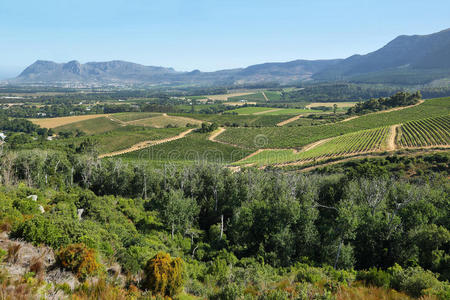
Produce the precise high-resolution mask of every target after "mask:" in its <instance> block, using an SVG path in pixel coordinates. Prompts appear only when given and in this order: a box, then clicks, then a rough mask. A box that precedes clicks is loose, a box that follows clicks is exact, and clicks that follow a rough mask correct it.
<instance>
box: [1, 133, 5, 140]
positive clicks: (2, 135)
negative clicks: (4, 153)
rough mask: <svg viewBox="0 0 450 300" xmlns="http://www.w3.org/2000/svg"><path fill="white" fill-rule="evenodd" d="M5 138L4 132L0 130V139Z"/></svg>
mask: <svg viewBox="0 0 450 300" xmlns="http://www.w3.org/2000/svg"><path fill="white" fill-rule="evenodd" d="M5 139H6V134H4V133H3V132H0V140H2V141H3V140H5Z"/></svg>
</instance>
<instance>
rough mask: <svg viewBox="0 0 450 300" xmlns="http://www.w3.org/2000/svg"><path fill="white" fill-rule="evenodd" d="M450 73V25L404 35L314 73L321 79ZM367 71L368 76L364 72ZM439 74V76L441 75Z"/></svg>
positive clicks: (316, 77)
mask: <svg viewBox="0 0 450 300" xmlns="http://www.w3.org/2000/svg"><path fill="white" fill-rule="evenodd" d="M430 72H431V73H436V75H438V74H449V73H450V29H447V30H443V31H441V32H438V33H433V34H429V35H412V36H406V35H401V36H399V37H397V38H395V39H394V40H392V41H391V42H389V43H388V44H387V45H386V46H384V47H383V48H381V49H379V50H377V51H374V52H371V53H369V54H366V55H353V56H351V57H349V58H347V59H344V60H343V61H341V62H340V63H338V64H336V65H334V66H332V67H330V68H327V69H325V70H322V71H320V72H318V73H316V74H314V76H313V77H314V78H315V79H320V80H336V79H347V80H352V79H353V80H358V78H366V79H365V80H363V81H370V77H371V75H373V77H374V78H378V77H380V75H383V73H384V75H385V76H387V77H391V76H392V75H394V74H398V75H399V76H400V75H401V74H403V75H404V76H412V75H413V74H415V75H416V76H420V73H426V74H430ZM360 75H364V76H360ZM438 77H439V76H438Z"/></svg>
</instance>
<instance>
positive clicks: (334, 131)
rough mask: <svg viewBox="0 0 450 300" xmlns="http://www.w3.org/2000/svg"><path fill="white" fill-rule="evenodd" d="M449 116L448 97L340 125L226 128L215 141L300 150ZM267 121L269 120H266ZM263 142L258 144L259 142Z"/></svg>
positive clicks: (250, 146)
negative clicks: (338, 138)
mask: <svg viewBox="0 0 450 300" xmlns="http://www.w3.org/2000/svg"><path fill="white" fill-rule="evenodd" d="M449 113H450V97H449V98H439V99H431V100H426V101H425V102H424V103H423V104H421V105H418V106H415V107H411V108H405V109H402V110H397V111H392V112H386V113H377V114H369V115H365V116H361V117H359V118H356V119H353V120H350V121H347V122H340V123H333V124H326V125H319V126H296V127H271V128H229V129H227V131H225V132H224V133H222V134H221V135H219V136H218V137H217V139H218V140H220V141H223V142H227V143H231V144H235V145H240V146H242V147H248V148H252V147H255V146H257V147H259V148H300V147H302V146H305V145H307V144H310V143H313V142H315V141H318V140H321V139H325V138H330V137H335V136H339V135H342V134H346V133H351V132H356V131H359V130H365V129H371V128H377V127H382V126H388V125H394V124H400V123H404V122H408V121H412V120H420V119H424V118H427V117H436V116H446V115H448V114H449ZM267 117H269V116H267ZM261 137H263V138H264V139H265V142H264V143H257V145H255V140H257V139H258V138H259V139H261Z"/></svg>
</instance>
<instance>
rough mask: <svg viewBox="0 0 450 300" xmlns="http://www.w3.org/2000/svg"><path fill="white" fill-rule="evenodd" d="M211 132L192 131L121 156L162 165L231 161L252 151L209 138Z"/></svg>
mask: <svg viewBox="0 0 450 300" xmlns="http://www.w3.org/2000/svg"><path fill="white" fill-rule="evenodd" d="M209 135H210V133H191V134H189V135H187V136H186V137H184V138H182V139H179V140H175V141H172V142H167V143H164V144H159V145H155V146H152V147H148V148H146V149H142V150H139V151H135V152H130V153H127V154H123V155H121V156H119V158H123V159H126V160H134V161H137V160H140V161H142V162H147V163H152V164H156V165H162V164H165V163H182V164H183V163H192V162H201V161H208V162H215V163H231V162H233V161H236V160H239V159H241V158H243V157H245V156H247V155H248V154H250V153H251V152H252V150H244V149H240V148H236V147H234V146H231V145H224V144H220V143H215V142H212V141H209V140H208V137H209Z"/></svg>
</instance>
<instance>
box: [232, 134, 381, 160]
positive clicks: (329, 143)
mask: <svg viewBox="0 0 450 300" xmlns="http://www.w3.org/2000/svg"><path fill="white" fill-rule="evenodd" d="M388 135H389V127H382V128H378V129H370V130H363V131H359V132H354V133H349V134H346V135H342V136H339V137H336V138H332V139H329V140H325V141H323V142H322V143H319V144H317V145H314V147H311V148H310V149H305V150H302V151H299V152H297V151H295V150H287V149H286V150H263V151H261V152H259V153H258V154H256V155H254V156H252V157H249V158H248V159H244V160H242V161H240V162H239V164H244V165H245V164H257V165H261V164H278V163H286V162H304V161H312V160H314V161H316V160H321V159H327V158H330V157H338V156H339V157H343V156H349V155H355V154H361V153H366V152H374V151H380V150H383V149H385V148H386V144H387V138H388Z"/></svg>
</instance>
